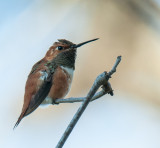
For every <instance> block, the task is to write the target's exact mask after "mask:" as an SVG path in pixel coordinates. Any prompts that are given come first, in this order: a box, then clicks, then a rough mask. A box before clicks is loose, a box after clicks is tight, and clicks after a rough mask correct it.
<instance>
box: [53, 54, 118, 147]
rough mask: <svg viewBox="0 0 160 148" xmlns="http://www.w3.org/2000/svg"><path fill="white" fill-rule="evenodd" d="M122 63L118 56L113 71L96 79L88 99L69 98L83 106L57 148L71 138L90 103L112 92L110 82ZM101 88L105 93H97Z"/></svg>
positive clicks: (62, 101) (62, 100) (104, 73)
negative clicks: (101, 87) (80, 102)
mask: <svg viewBox="0 0 160 148" xmlns="http://www.w3.org/2000/svg"><path fill="white" fill-rule="evenodd" d="M120 61H121V56H118V57H117V60H116V62H115V64H114V66H113V68H112V69H111V71H110V72H109V73H107V72H103V73H101V74H100V75H99V76H98V77H97V78H96V80H95V81H94V83H93V85H92V87H91V89H90V91H89V93H88V94H87V96H86V97H84V98H78V99H77V98H68V99H69V100H72V101H73V100H74V102H79V101H83V102H82V104H81V106H80V107H79V109H78V110H77V112H76V114H75V115H74V117H73V118H72V120H71V121H70V123H69V125H68V127H67V128H66V130H65V132H64V134H63V135H62V137H61V139H60V140H59V142H58V144H57V146H56V148H62V147H63V145H64V143H65V141H66V140H67V138H68V137H69V135H70V133H71V132H72V130H73V128H74V126H75V125H76V123H77V122H78V120H79V118H80V117H81V115H82V113H83V112H84V110H85V109H86V107H87V106H88V104H89V102H90V101H93V100H95V99H97V98H99V97H100V96H101V95H104V94H103V93H106V92H109V91H110V92H111V91H112V88H111V85H110V84H109V82H108V80H109V79H110V78H111V75H112V74H113V73H115V72H116V68H117V66H118V64H119V63H120ZM100 86H103V90H104V91H103V92H102V91H100V92H99V93H96V92H97V90H98V88H99V87H100ZM97 96H98V97H97ZM58 100H59V103H64V101H65V99H57V100H56V103H58ZM76 100H78V101H76ZM60 101H61V102H60Z"/></svg>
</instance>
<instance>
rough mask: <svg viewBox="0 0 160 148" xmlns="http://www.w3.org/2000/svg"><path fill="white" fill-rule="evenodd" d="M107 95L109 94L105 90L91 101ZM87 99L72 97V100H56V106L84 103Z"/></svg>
mask: <svg viewBox="0 0 160 148" xmlns="http://www.w3.org/2000/svg"><path fill="white" fill-rule="evenodd" d="M105 94H107V92H106V91H105V90H101V91H100V92H98V93H96V94H95V95H94V96H93V97H92V99H91V100H90V101H94V100H96V99H98V98H100V97H102V96H104V95H105ZM85 98H86V97H78V98H73V97H71V98H66V99H57V100H55V104H59V103H75V102H82V101H84V99H85Z"/></svg>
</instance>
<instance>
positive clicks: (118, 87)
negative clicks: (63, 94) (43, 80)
mask: <svg viewBox="0 0 160 148" xmlns="http://www.w3.org/2000/svg"><path fill="white" fill-rule="evenodd" d="M159 34H160V1H159V0H123V1H120V0H67V1H66V0H23V1H20V0H19V1H18V0H10V1H9V0H6V1H5V0H0V69H1V72H0V82H1V85H0V90H1V93H0V100H1V104H0V119H1V122H0V147H1V148H28V147H30V148H44V147H47V148H53V147H55V146H56V144H57V142H58V141H59V139H60V137H61V136H62V134H63V132H64V130H65V128H66V127H67V125H68V123H69V122H70V120H71V119H72V117H73V115H74V114H75V112H76V111H77V109H78V107H79V106H80V103H74V104H60V105H57V106H56V105H55V106H50V107H48V108H45V109H41V108H38V109H37V110H36V111H35V112H33V113H32V114H31V115H29V116H27V117H26V118H24V119H23V120H22V122H21V123H20V125H19V126H18V128H17V129H16V130H14V131H13V126H14V124H15V122H16V121H17V118H18V117H19V115H20V112H21V108H22V105H23V95H24V87H25V82H26V79H27V76H28V74H29V72H30V70H31V68H32V66H33V64H34V63H36V62H37V61H38V60H40V59H41V58H43V56H44V55H45V53H46V51H47V50H48V48H49V47H50V46H51V45H52V44H53V42H55V41H56V40H57V39H68V40H70V41H72V42H74V43H79V42H82V41H86V40H89V39H93V38H97V37H98V38H100V39H99V40H98V41H96V42H93V43H90V44H87V45H85V46H83V47H81V48H80V49H78V55H77V60H76V71H75V73H74V79H73V84H72V87H71V91H70V93H69V94H68V96H67V97H79V96H85V95H86V94H87V93H88V91H89V89H90V87H91V86H92V84H93V82H94V80H95V78H96V76H97V75H98V74H100V73H102V72H103V71H105V70H107V71H109V70H110V69H111V67H112V65H113V64H114V62H115V60H116V57H117V56H118V55H122V62H121V63H120V65H119V67H118V69H117V72H116V73H115V74H114V75H113V77H112V79H111V80H110V82H111V84H112V87H113V89H114V94H115V95H114V96H113V97H111V96H109V95H106V96H104V97H102V98H100V99H99V100H96V101H94V102H92V103H90V104H89V106H88V108H87V109H86V111H85V112H84V114H83V115H82V117H81V119H80V120H79V122H78V124H77V125H76V127H75V128H74V130H73V132H72V133H71V135H70V137H69V138H68V140H67V142H66V143H65V145H64V148H82V147H83V148H91V147H92V148H159V147H160V91H159V89H160V64H159V63H160V35H159Z"/></svg>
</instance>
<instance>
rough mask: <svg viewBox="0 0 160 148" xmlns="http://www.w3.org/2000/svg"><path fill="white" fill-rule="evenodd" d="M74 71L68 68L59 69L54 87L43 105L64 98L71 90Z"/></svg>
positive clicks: (54, 80) (54, 78)
mask: <svg viewBox="0 0 160 148" xmlns="http://www.w3.org/2000/svg"><path fill="white" fill-rule="evenodd" d="M73 72H74V70H73V69H71V68H66V67H62V66H61V67H58V68H57V69H56V71H55V73H54V75H53V78H52V83H53V84H52V87H51V89H50V92H49V94H48V96H47V97H46V99H45V100H44V101H43V102H42V105H43V104H52V102H53V101H54V100H56V99H58V98H64V97H65V96H66V95H67V93H68V92H69V90H70V86H71V83H72V78H73Z"/></svg>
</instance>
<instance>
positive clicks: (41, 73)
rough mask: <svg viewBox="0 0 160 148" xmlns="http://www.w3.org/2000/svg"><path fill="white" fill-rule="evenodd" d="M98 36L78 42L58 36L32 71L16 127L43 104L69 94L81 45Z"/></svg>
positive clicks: (53, 101) (52, 102)
mask: <svg viewBox="0 0 160 148" xmlns="http://www.w3.org/2000/svg"><path fill="white" fill-rule="evenodd" d="M96 40H98V38H96V39H92V40H88V41H85V42H82V43H79V44H74V43H72V42H70V41H68V40H66V39H58V42H54V43H53V45H52V46H51V47H50V48H49V50H48V51H47V53H46V55H45V56H44V58H42V59H41V60H40V61H38V62H37V63H36V64H34V65H33V67H32V70H31V72H30V73H29V75H28V79H27V81H26V85H25V94H24V103H23V107H22V111H21V114H20V116H19V118H18V120H17V122H16V124H15V126H14V128H15V127H17V126H18V125H19V123H20V121H21V120H22V119H23V118H24V117H25V116H27V115H29V114H30V113H32V112H33V111H34V110H35V109H37V108H38V107H39V106H43V105H52V104H55V100H56V99H60V98H64V97H65V96H66V95H67V93H68V92H69V90H70V87H71V83H72V79H73V74H74V70H75V60H76V54H77V48H79V47H81V46H82V45H85V44H87V43H89V42H92V41H96Z"/></svg>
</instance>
